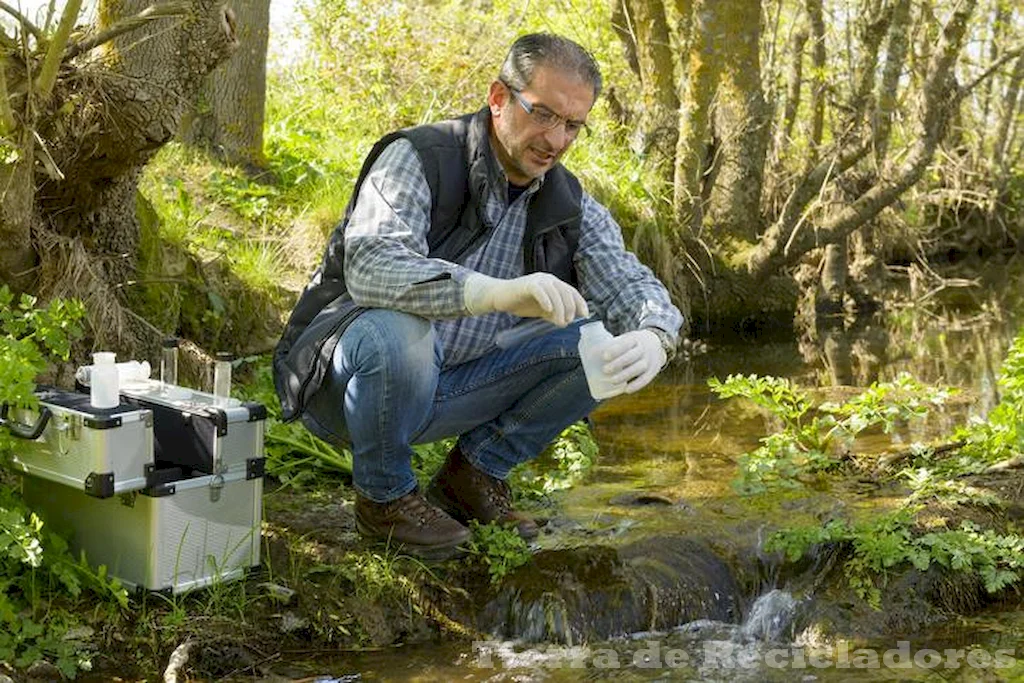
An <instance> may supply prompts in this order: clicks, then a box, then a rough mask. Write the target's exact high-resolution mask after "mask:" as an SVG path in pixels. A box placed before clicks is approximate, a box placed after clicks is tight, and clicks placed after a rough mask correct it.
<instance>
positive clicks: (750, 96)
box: [708, 0, 770, 243]
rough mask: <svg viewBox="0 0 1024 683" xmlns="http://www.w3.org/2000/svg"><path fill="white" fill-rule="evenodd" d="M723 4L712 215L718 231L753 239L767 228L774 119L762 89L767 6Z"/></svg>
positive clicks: (743, 0) (745, 0) (741, 1)
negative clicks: (765, 194) (765, 192)
mask: <svg viewBox="0 0 1024 683" xmlns="http://www.w3.org/2000/svg"><path fill="white" fill-rule="evenodd" d="M717 5H718V6H717V8H716V10H715V12H716V14H715V17H716V20H717V22H718V26H719V30H718V34H717V40H718V42H719V45H720V47H721V49H722V64H723V68H722V80H721V86H720V87H719V92H718V99H717V103H716V106H715V108H714V113H715V122H714V125H715V132H716V134H717V138H718V140H719V149H718V150H717V155H718V159H719V162H718V168H717V174H716V176H715V183H714V187H713V188H712V191H711V195H710V204H709V216H708V218H709V222H710V223H711V224H712V225H714V226H715V229H716V231H719V232H721V233H723V234H726V235H730V236H733V237H738V238H740V239H742V240H744V241H746V242H749V243H753V242H756V241H757V234H758V233H759V232H760V227H761V214H760V208H761V186H762V183H763V180H764V164H765V157H766V154H767V150H768V135H769V123H770V121H769V118H770V117H769V112H768V105H767V104H766V102H765V100H764V94H763V92H762V91H761V63H760V40H761V7H760V3H756V2H749V0H720V1H719V2H718V3H717Z"/></svg>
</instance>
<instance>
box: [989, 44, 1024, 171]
mask: <svg viewBox="0 0 1024 683" xmlns="http://www.w3.org/2000/svg"><path fill="white" fill-rule="evenodd" d="M1022 82H1024V55H1021V56H1020V57H1017V61H1016V64H1015V65H1014V67H1013V75H1012V76H1010V82H1009V84H1007V87H1006V96H1005V97H1004V98H1003V112H1002V116H1001V117H1000V119H999V128H998V131H997V133H996V139H995V143H994V145H993V148H992V165H993V166H994V167H995V168H997V169H998V170H999V172H1000V174H1003V175H1005V174H1006V172H1007V171H1008V170H1009V169H1008V168H1007V166H1006V165H1005V164H1004V163H1003V162H1004V161H1005V160H1006V158H1007V157H1008V156H1009V141H1010V127H1011V125H1012V124H1013V122H1014V120H1016V117H1017V113H1018V111H1020V108H1024V100H1021V101H1022V104H1021V105H1020V108H1019V107H1018V103H1017V101H1018V100H1019V99H1021V83H1022Z"/></svg>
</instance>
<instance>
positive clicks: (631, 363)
mask: <svg viewBox="0 0 1024 683" xmlns="http://www.w3.org/2000/svg"><path fill="white" fill-rule="evenodd" d="M601 353H602V356H603V358H604V360H605V364H604V368H603V370H604V372H605V375H607V376H608V378H609V380H610V381H611V382H613V383H620V382H625V383H626V393H627V394H632V393H633V392H634V391H639V390H641V389H643V388H644V387H645V386H647V385H648V384H650V382H651V380H652V379H654V378H655V376H657V374H658V373H659V372H661V368H662V367H663V366H664V365H665V361H666V360H667V357H666V355H665V349H663V348H662V347H661V340H660V339H659V338H658V335H656V334H655V333H654V332H651V331H650V330H634V331H632V332H626V333H625V334H620V335H619V336H618V337H615V338H614V339H612V340H611V341H610V342H608V343H607V344H606V345H605V347H604V348H603V349H602V350H601Z"/></svg>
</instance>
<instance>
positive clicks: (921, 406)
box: [708, 373, 953, 494]
mask: <svg viewBox="0 0 1024 683" xmlns="http://www.w3.org/2000/svg"><path fill="white" fill-rule="evenodd" d="M708 385H709V386H710V387H711V390H712V391H714V392H715V393H716V394H718V395H719V396H720V397H721V398H733V397H741V398H745V399H747V400H750V401H752V402H753V403H754V404H755V405H757V406H758V407H760V408H761V409H763V410H765V411H767V412H768V413H769V415H771V416H772V417H773V418H774V419H776V420H778V421H779V422H780V423H781V429H779V430H778V431H776V432H775V433H773V434H769V435H768V436H766V437H764V438H763V439H761V446H760V447H759V448H757V449H756V450H754V451H752V452H750V453H745V454H744V455H742V456H740V458H739V467H740V476H739V478H738V480H737V481H736V488H737V489H738V490H739V491H740V492H741V493H747V494H749V493H761V492H764V491H768V490H771V489H780V488H795V487H799V486H801V485H802V482H801V480H802V479H803V478H806V477H811V476H815V475H818V474H820V473H822V472H827V471H829V470H833V469H835V468H837V467H838V466H839V465H840V463H841V459H840V457H839V456H838V455H837V453H844V452H846V451H847V450H848V449H849V448H850V447H851V446H852V444H853V442H854V440H855V439H856V438H857V437H858V436H859V435H861V434H862V433H864V432H865V431H866V430H869V429H878V430H881V431H882V432H884V433H886V434H888V433H890V432H892V431H893V430H894V429H895V428H896V426H897V425H899V424H902V423H905V422H907V421H909V420H912V419H915V418H921V417H923V416H925V415H926V414H927V412H928V410H929V409H931V408H935V407H938V406H942V405H943V404H944V403H945V402H946V401H947V400H948V398H949V397H950V395H951V394H952V393H953V390H952V389H949V388H945V387H929V386H925V385H923V384H921V383H920V382H918V381H917V380H915V379H914V378H912V377H911V376H910V375H908V374H906V373H903V374H901V375H899V377H897V378H896V379H895V380H893V381H892V382H882V383H879V382H876V383H875V384H872V385H871V386H870V387H869V388H868V389H867V390H865V391H864V392H863V393H861V394H859V395H858V396H855V397H854V398H852V399H850V400H849V401H846V402H844V403H840V404H837V403H822V404H821V405H818V406H817V407H814V406H813V405H812V402H811V401H810V399H809V397H808V396H807V394H806V393H805V392H803V391H801V390H800V389H799V388H797V387H796V386H794V385H793V384H792V383H791V382H790V381H789V380H786V379H779V378H776V377H759V376H757V375H748V376H743V375H730V376H729V377H727V378H726V380H725V381H724V382H722V381H720V380H718V379H717V378H714V377H713V378H711V379H710V380H708Z"/></svg>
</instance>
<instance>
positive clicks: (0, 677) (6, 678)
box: [0, 674, 14, 683]
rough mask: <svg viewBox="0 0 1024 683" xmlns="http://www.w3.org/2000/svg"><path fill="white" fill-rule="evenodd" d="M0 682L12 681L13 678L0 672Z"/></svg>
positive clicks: (8, 682) (9, 682)
mask: <svg viewBox="0 0 1024 683" xmlns="http://www.w3.org/2000/svg"><path fill="white" fill-rule="evenodd" d="M0 683H14V679H13V678H11V677H10V676H5V675H4V674H0Z"/></svg>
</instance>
